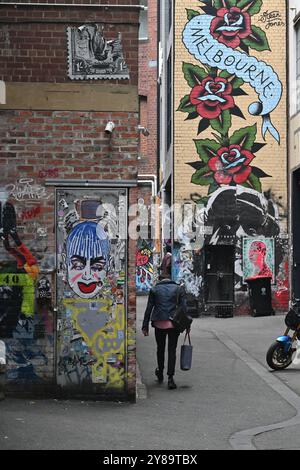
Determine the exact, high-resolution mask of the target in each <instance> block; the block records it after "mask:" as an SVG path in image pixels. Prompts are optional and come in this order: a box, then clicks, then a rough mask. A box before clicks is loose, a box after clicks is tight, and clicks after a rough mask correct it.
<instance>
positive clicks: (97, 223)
mask: <svg viewBox="0 0 300 470" xmlns="http://www.w3.org/2000/svg"><path fill="white" fill-rule="evenodd" d="M125 207H126V194H125V193H124V191H123V192H122V191H119V192H118V191H100V190H98V191H97V190H87V191H83V190H65V191H62V190H59V191H58V192H57V219H58V232H57V252H58V259H57V262H58V266H59V270H58V275H57V289H58V290H57V292H58V294H57V296H58V297H57V300H58V324H57V330H58V365H57V366H58V377H57V380H58V383H59V384H60V385H62V386H63V387H68V386H72V385H75V384H76V385H83V386H84V385H91V384H100V385H101V384H102V386H104V387H107V388H109V389H110V388H111V389H112V388H114V389H120V390H122V389H124V386H125V298H126V295H125V289H126V283H125V266H126V242H125V240H126V236H125V237H124V230H125V231H126V212H125Z"/></svg>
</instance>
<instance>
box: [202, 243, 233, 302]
mask: <svg viewBox="0 0 300 470" xmlns="http://www.w3.org/2000/svg"><path fill="white" fill-rule="evenodd" d="M234 260H235V249H234V246H229V245H218V246H211V245H210V246H207V247H206V248H205V302H206V303H207V304H220V305H232V304H233V303H234Z"/></svg>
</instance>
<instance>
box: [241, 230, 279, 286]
mask: <svg viewBox="0 0 300 470" xmlns="http://www.w3.org/2000/svg"><path fill="white" fill-rule="evenodd" d="M243 271H244V277H245V280H249V279H258V278H260V277H269V278H271V279H274V274H275V251H274V239H272V238H265V239H258V240H257V239H254V238H244V239H243Z"/></svg>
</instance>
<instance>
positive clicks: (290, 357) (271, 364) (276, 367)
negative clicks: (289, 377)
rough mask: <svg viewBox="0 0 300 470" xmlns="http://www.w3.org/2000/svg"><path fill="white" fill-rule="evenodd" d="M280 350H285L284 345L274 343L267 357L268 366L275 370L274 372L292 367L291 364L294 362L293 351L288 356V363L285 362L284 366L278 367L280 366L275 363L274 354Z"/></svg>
mask: <svg viewBox="0 0 300 470" xmlns="http://www.w3.org/2000/svg"><path fill="white" fill-rule="evenodd" d="M278 349H283V344H280V343H278V342H277V341H276V343H273V344H272V345H271V346H270V347H269V349H268V352H267V356H266V360H267V364H268V366H269V367H270V368H271V369H273V370H283V369H286V368H287V367H289V366H290V365H291V363H292V362H293V351H292V350H291V351H289V353H288V354H287V357H288V359H287V361H286V362H284V363H283V364H282V365H278V364H275V363H274V362H273V356H274V353H275V351H276V350H278Z"/></svg>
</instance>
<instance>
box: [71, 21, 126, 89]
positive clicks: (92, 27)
mask: <svg viewBox="0 0 300 470" xmlns="http://www.w3.org/2000/svg"><path fill="white" fill-rule="evenodd" d="M67 34H68V75H69V77H70V78H71V79H72V80H86V79H94V80H101V79H127V78H129V69H128V66H127V64H126V62H125V60H124V56H123V48H122V37H121V33H119V34H118V37H116V38H115V39H111V40H107V39H106V37H105V32H104V26H103V25H98V24H84V25H82V26H79V27H77V26H71V27H68V28H67Z"/></svg>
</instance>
